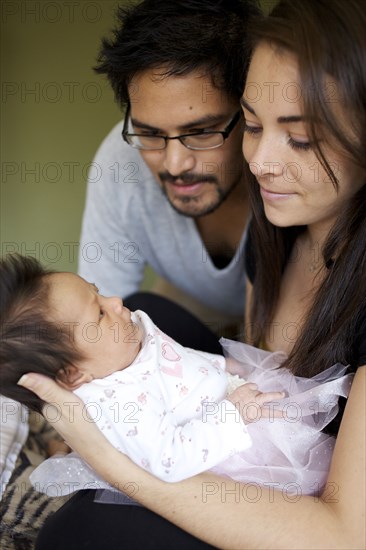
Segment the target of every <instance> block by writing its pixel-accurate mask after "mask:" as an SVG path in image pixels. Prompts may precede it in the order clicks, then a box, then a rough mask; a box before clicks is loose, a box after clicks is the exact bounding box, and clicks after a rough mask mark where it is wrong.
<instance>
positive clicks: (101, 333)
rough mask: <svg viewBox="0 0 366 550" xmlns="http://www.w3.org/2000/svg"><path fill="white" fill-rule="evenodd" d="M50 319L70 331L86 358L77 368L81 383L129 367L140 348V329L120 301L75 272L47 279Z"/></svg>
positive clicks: (53, 275) (56, 274)
mask: <svg viewBox="0 0 366 550" xmlns="http://www.w3.org/2000/svg"><path fill="white" fill-rule="evenodd" d="M48 282H49V285H50V289H49V304H50V306H51V309H50V313H51V318H52V320H53V321H54V322H55V323H58V324H59V326H60V327H63V328H64V329H65V328H66V329H67V330H69V331H70V332H69V334H70V335H71V337H72V339H73V342H74V343H75V346H76V348H77V349H78V350H79V351H80V352H81V353H82V354H83V356H84V357H86V359H85V360H83V361H82V362H81V363H79V364H78V365H77V367H78V370H80V371H82V373H83V374H84V375H85V376H84V378H83V380H82V382H89V381H91V380H92V379H93V378H104V377H106V376H108V375H109V374H112V373H113V372H116V371H118V370H123V369H125V368H126V367H128V366H129V365H130V364H131V363H132V362H133V360H134V359H135V358H136V356H137V354H138V353H139V351H140V349H141V338H142V334H141V330H140V329H139V327H138V325H136V324H135V323H133V322H132V321H131V312H130V310H129V309H127V308H126V307H124V306H123V302H122V300H121V299H120V298H117V297H112V298H105V297H104V296H101V295H100V294H99V293H98V289H97V288H96V286H95V285H93V284H91V283H87V282H86V281H85V280H84V279H82V278H81V277H79V276H78V275H75V274H73V273H54V274H52V275H49V276H48Z"/></svg>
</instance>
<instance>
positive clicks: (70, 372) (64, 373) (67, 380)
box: [56, 365, 93, 390]
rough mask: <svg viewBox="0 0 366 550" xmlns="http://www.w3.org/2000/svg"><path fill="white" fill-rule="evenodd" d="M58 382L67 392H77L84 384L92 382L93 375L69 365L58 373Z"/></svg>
mask: <svg viewBox="0 0 366 550" xmlns="http://www.w3.org/2000/svg"><path fill="white" fill-rule="evenodd" d="M56 380H57V382H58V383H59V384H60V386H62V387H63V388H65V389H66V390H76V389H77V388H78V387H79V386H81V385H82V384H85V383H86V382H91V381H92V380H93V377H92V375H91V374H89V373H87V372H83V371H82V370H80V369H78V368H77V367H75V365H67V366H66V367H65V368H64V369H60V370H59V371H58V373H57V375H56Z"/></svg>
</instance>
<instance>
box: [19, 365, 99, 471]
mask: <svg viewBox="0 0 366 550" xmlns="http://www.w3.org/2000/svg"><path fill="white" fill-rule="evenodd" d="M18 384H19V385H20V386H23V387H24V388H27V389H28V390H30V391H32V392H34V393H35V394H36V395H38V397H40V398H41V399H43V401H45V402H46V405H45V406H44V408H43V411H42V413H43V416H44V417H45V419H46V420H47V421H48V422H49V423H50V424H51V425H52V426H53V427H54V428H55V430H56V431H57V432H58V433H59V434H60V435H61V437H62V438H63V439H64V440H65V442H66V444H67V445H68V446H69V447H71V448H72V449H73V450H74V451H76V452H77V453H79V454H80V455H81V456H82V457H83V458H84V459H85V460H86V461H88V457H91V456H94V455H95V453H100V452H102V449H103V448H104V447H105V446H106V445H108V446H109V443H108V442H107V440H106V439H105V437H104V436H103V434H102V432H101V431H100V430H99V429H98V428H97V426H96V425H95V423H94V422H93V420H92V419H91V418H90V416H89V415H88V412H87V408H86V407H85V405H84V403H83V402H82V401H81V399H79V398H78V397H77V396H76V395H75V394H74V393H72V392H71V391H68V390H65V389H63V388H61V386H59V385H58V384H57V383H56V382H55V381H54V380H51V378H48V377H47V376H42V375H41V374H34V373H30V374H25V375H24V376H22V377H21V379H20V380H19V382H18Z"/></svg>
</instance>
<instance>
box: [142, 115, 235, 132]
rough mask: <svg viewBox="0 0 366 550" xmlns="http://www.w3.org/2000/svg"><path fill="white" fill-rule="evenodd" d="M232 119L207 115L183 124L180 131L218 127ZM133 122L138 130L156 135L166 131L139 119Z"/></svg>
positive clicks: (228, 116) (226, 116) (224, 116)
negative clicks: (198, 127) (148, 131)
mask: <svg viewBox="0 0 366 550" xmlns="http://www.w3.org/2000/svg"><path fill="white" fill-rule="evenodd" d="M229 118H230V115H227V114H226V113H225V114H220V115H205V116H203V117H201V118H196V119H195V120H192V121H190V122H187V123H186V124H182V125H181V126H178V130H179V131H186V130H189V129H190V128H195V127H196V126H216V125H217V124H220V123H224V122H226V120H227V119H229ZM131 122H132V124H133V125H134V126H137V128H141V129H144V130H150V131H151V132H154V133H160V134H161V133H164V131H163V130H162V129H161V128H156V127H155V126H150V124H146V123H145V122H142V121H140V120H138V119H137V118H134V117H132V116H131Z"/></svg>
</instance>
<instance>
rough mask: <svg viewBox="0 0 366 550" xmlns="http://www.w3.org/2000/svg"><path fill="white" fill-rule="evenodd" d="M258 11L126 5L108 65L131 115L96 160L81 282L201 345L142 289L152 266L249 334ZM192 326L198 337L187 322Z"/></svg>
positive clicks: (217, 4) (249, 2) (175, 3)
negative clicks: (251, 64)
mask: <svg viewBox="0 0 366 550" xmlns="http://www.w3.org/2000/svg"><path fill="white" fill-rule="evenodd" d="M257 13H258V8H257V4H256V0H231V1H229V2H225V1H224V0H213V1H211V2H208V1H207V0H145V1H143V2H142V3H140V4H138V5H136V6H135V7H133V8H129V9H124V8H120V9H119V14H118V16H119V21H118V27H117V29H116V30H115V32H114V36H113V38H112V39H110V40H104V41H103V46H102V49H101V52H100V56H99V62H98V66H97V68H96V71H97V72H98V73H101V74H106V75H107V77H108V79H109V81H110V83H111V85H112V87H113V90H114V92H115V95H116V99H117V101H118V102H119V103H120V104H121V105H122V106H123V107H125V108H126V111H125V118H124V122H123V123H120V124H118V125H117V126H116V127H115V128H114V129H113V130H112V132H111V133H110V134H109V135H108V136H107V138H106V139H105V141H104V142H103V143H102V145H101V147H100V148H99V151H98V152H97V155H96V157H95V159H94V162H95V163H96V164H97V165H98V174H99V175H100V174H101V176H100V177H98V178H97V181H93V180H92V179H90V181H89V184H88V193H87V201H86V208H85V213H84V219H83V228H82V236H81V247H80V258H79V272H80V275H82V276H83V277H84V278H85V279H87V280H89V281H92V282H95V283H96V284H97V286H98V287H99V288H100V290H101V292H102V293H103V294H105V295H119V296H121V297H122V298H124V299H125V298H126V297H129V298H128V300H127V302H126V303H127V304H128V306H129V307H132V308H133V309H136V308H140V309H145V310H147V311H148V313H149V314H150V315H151V317H152V318H153V319H154V321H155V322H156V323H157V324H158V325H159V326H161V327H162V328H163V329H164V330H166V331H170V332H172V330H173V336H175V337H176V338H177V339H179V340H180V342H181V343H182V344H184V345H190V346H191V347H199V344H200V343H201V346H200V347H201V349H204V347H205V346H203V345H202V342H200V341H197V342H196V341H192V340H191V339H189V340H184V339H182V338H181V337H179V335H178V334H177V333H176V332H174V328H173V327H172V323H171V322H170V320H168V319H169V316H168V313H167V311H166V309H165V305H166V303H165V302H164V301H161V300H159V299H158V298H157V297H156V296H155V297H154V296H149V295H147V294H142V293H140V292H139V288H140V285H141V282H142V280H143V277H144V272H145V267H146V266H147V265H148V266H151V267H152V269H153V270H154V271H155V273H157V274H158V275H159V276H160V277H159V280H158V283H157V285H156V287H155V290H156V291H157V292H158V293H160V294H164V295H165V296H167V297H170V298H172V299H173V300H174V301H176V302H178V303H180V304H182V305H183V306H184V307H185V308H186V309H188V310H190V311H191V312H194V313H195V314H196V315H197V316H198V317H200V318H201V320H203V321H204V322H205V323H206V325H207V324H209V325H210V328H211V329H213V331H214V332H216V333H218V334H223V333H225V334H226V335H232V334H230V332H228V331H227V330H226V328H227V326H228V325H230V326H234V327H235V330H236V331H237V330H238V329H237V323H238V321H239V320H241V319H242V316H243V311H244V293H245V274H244V267H243V266H244V261H243V255H242V250H243V245H244V240H245V228H246V224H247V220H248V199H247V191H246V185H245V181H244V176H243V166H244V162H243V157H242V152H241V142H242V136H243V119H242V115H241V111H240V107H239V98H240V96H241V93H242V90H243V87H244V75H245V68H246V65H247V62H248V56H249V52H248V48H247V45H246V43H245V26H246V24H247V22H248V19H249V17H250V16H252V15H255V14H257ZM163 304H165V305H163ZM168 309H169V308H168ZM171 317H174V320H175V322H176V319H177V318H178V315H177V314H176V312H175V313H174V315H173V313H172V312H171ZM173 324H174V323H173ZM182 324H183V325H184V326H185V332H188V326H189V323H188V322H187V319H184V321H183V320H182ZM193 332H194V331H193ZM215 341H216V339H215ZM215 351H217V350H215Z"/></svg>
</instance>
